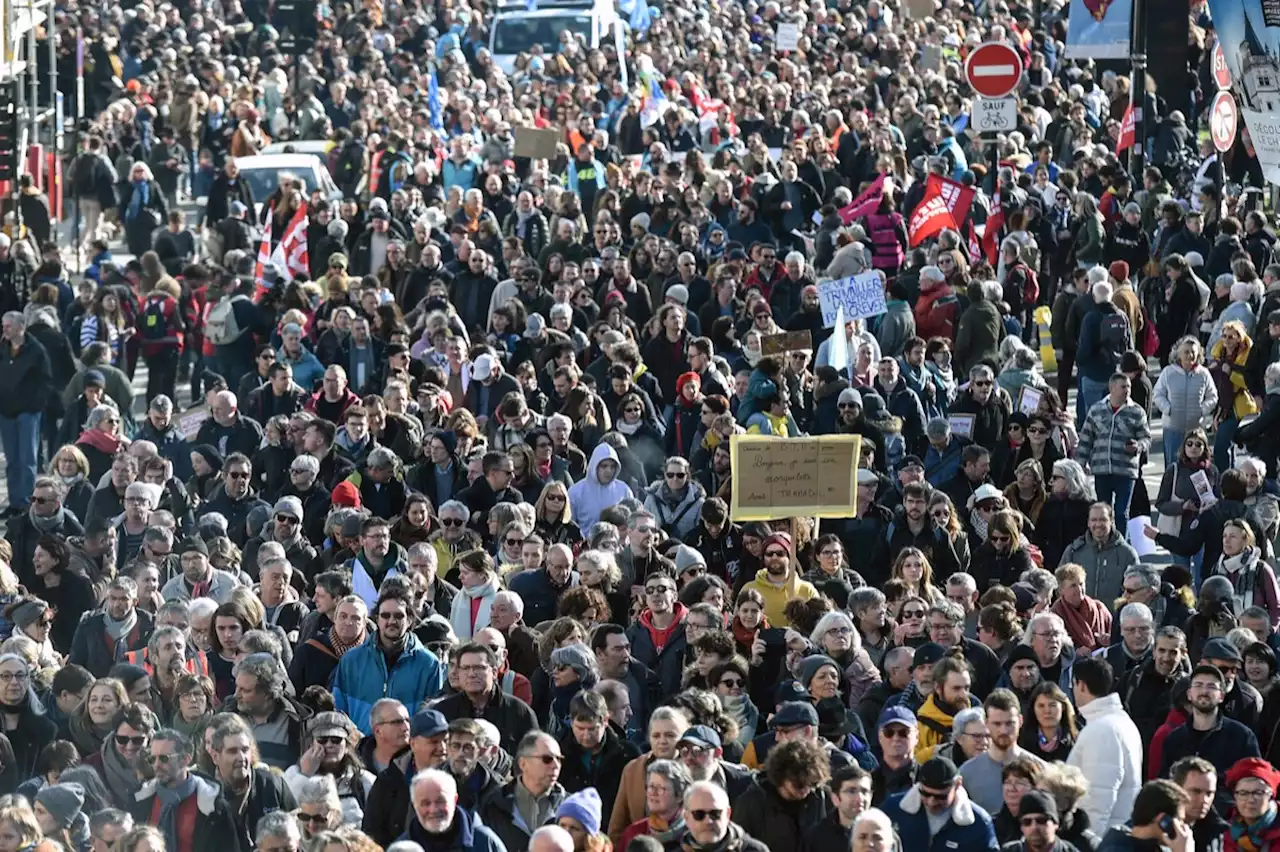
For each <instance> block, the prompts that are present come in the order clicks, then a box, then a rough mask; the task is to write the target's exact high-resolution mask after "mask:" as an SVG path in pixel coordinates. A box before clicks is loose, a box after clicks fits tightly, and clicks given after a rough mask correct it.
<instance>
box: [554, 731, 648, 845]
mask: <svg viewBox="0 0 1280 852" xmlns="http://www.w3.org/2000/svg"><path fill="white" fill-rule="evenodd" d="M560 749H561V751H563V752H564V763H563V764H562V767H563V768H562V769H561V770H560V783H561V784H563V785H564V789H565V792H567V793H571V794H572V793H578V792H581V791H582V790H585V789H586V788H588V787H595V788H596V792H598V793H599V794H600V802H601V804H602V806H603V810H602V812H601V813H602V816H601V818H600V824H601V825H608V824H609V816H610V814H612V813H613V803H614V801H615V800H616V799H617V798H618V787H619V785H620V784H621V783H622V770H623V769H624V768H626V765H627V764H628V763H630V762H631V760H632V759H633V758H636V757H639V756H640V749H638V748H637V747H636V746H635V745H634V744H632V743H629V742H627V741H626V740H624V739H623V738H622V737H619V736H618V734H617V732H616V731H615V730H614V728H613V726H611V725H610V726H607V727H606V728H605V731H604V740H603V741H602V742H601V744H600V751H599V753H598V754H595V755H590V754H588V753H587V751H586V750H585V749H584V748H583V747H582V746H580V745H579V744H578V740H577V739H576V738H575V737H574V735H573V732H572V731H568V732H566V733H565V734H564V735H562V736H561V737H560Z"/></svg>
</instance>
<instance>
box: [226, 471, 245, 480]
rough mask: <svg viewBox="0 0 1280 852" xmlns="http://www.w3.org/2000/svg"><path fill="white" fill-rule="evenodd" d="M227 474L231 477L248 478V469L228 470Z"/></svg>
mask: <svg viewBox="0 0 1280 852" xmlns="http://www.w3.org/2000/svg"><path fill="white" fill-rule="evenodd" d="M227 476H229V477H230V478H231V479H248V478H249V471H247V470H233V471H228V472H227Z"/></svg>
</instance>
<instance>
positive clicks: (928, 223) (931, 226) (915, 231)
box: [907, 175, 956, 248]
mask: <svg viewBox="0 0 1280 852" xmlns="http://www.w3.org/2000/svg"><path fill="white" fill-rule="evenodd" d="M932 178H933V176H932V175H931V176H930V179H929V181H928V183H927V184H926V185H925V190H924V198H922V199H921V200H920V203H919V205H917V206H916V209H915V210H913V211H911V220H910V221H909V222H908V223H907V237H908V240H909V241H910V243H911V247H912V248H915V247H916V246H918V245H920V243H922V242H924V241H925V240H927V239H929V237H932V236H936V235H937V234H938V233H940V232H941V231H942V230H943V229H944V228H951V229H952V230H956V220H955V217H953V216H952V215H951V209H950V208H949V207H948V206H947V199H946V198H945V197H944V196H943V192H942V184H941V183H940V182H936V181H934V180H933V179H932Z"/></svg>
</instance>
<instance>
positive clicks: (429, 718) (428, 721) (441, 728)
mask: <svg viewBox="0 0 1280 852" xmlns="http://www.w3.org/2000/svg"><path fill="white" fill-rule="evenodd" d="M448 732H449V722H448V721H447V720H446V719H445V718H444V714H443V713H441V712H440V711H439V710H422V711H420V712H418V713H417V714H415V715H414V717H413V721H412V722H411V723H410V725H409V737H410V738H413V737H438V736H440V735H441V734H447V733H448Z"/></svg>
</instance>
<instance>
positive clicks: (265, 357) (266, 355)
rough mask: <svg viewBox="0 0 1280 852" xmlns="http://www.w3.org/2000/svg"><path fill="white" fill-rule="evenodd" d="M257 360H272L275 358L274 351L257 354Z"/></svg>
mask: <svg viewBox="0 0 1280 852" xmlns="http://www.w3.org/2000/svg"><path fill="white" fill-rule="evenodd" d="M258 360H259V361H274V360H276V353H274V352H263V353H262V354H261V355H259V356H258Z"/></svg>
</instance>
